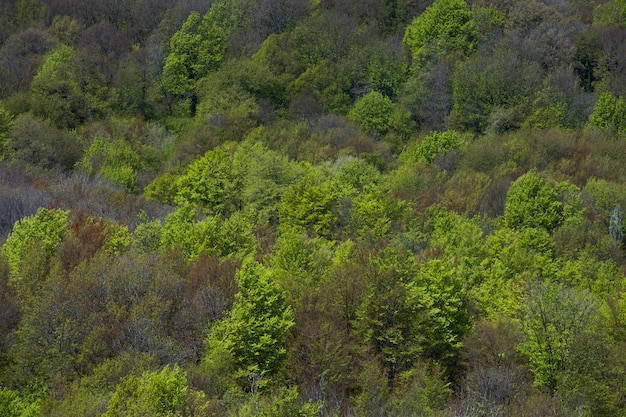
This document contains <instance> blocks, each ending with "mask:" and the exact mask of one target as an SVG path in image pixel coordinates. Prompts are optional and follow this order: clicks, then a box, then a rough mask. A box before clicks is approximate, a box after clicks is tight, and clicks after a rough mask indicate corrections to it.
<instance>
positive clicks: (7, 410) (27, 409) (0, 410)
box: [0, 387, 41, 417]
mask: <svg viewBox="0 0 626 417" xmlns="http://www.w3.org/2000/svg"><path fill="white" fill-rule="evenodd" d="M40 408H41V404H40V401H39V400H37V399H34V398H33V399H31V400H30V401H29V400H28V399H26V398H22V397H21V396H20V393H19V392H17V391H13V390H10V389H8V388H4V387H0V415H1V416H2V417H35V416H39V415H40Z"/></svg>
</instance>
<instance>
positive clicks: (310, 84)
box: [290, 61, 352, 114]
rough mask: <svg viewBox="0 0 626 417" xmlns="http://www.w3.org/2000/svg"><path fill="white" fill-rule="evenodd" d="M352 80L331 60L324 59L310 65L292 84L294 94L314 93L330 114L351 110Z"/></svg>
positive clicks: (314, 96) (315, 97)
mask: <svg viewBox="0 0 626 417" xmlns="http://www.w3.org/2000/svg"><path fill="white" fill-rule="evenodd" d="M351 87H352V86H351V84H350V80H349V79H348V77H347V76H346V74H344V73H342V72H341V71H340V68H339V66H338V65H337V64H336V63H334V62H331V61H324V62H322V63H320V64H318V65H316V66H312V67H309V68H308V69H307V70H306V71H305V72H303V73H302V75H300V76H299V77H298V78H297V79H296V80H295V81H294V82H293V84H292V85H291V86H290V91H291V94H292V95H293V96H296V95H297V94H300V95H302V94H312V95H313V97H312V98H313V99H314V100H315V101H317V102H319V104H321V106H322V107H323V109H324V111H325V112H327V113H330V114H345V113H346V112H347V111H348V110H349V106H350V104H351V98H350V95H349V91H350V88H351Z"/></svg>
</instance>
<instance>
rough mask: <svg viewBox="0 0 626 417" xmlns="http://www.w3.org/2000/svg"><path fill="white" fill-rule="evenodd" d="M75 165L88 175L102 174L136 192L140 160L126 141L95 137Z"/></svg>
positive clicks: (140, 165) (140, 166)
mask: <svg viewBox="0 0 626 417" xmlns="http://www.w3.org/2000/svg"><path fill="white" fill-rule="evenodd" d="M77 167H78V168H80V169H82V170H83V171H84V172H85V173H86V174H87V175H89V176H102V177H103V178H106V179H108V180H111V181H113V182H114V183H116V184H118V185H120V186H122V187H124V188H125V189H126V190H128V191H130V192H136V191H137V174H138V172H139V170H140V169H141V168H142V161H141V159H140V157H139V155H138V154H137V153H136V152H135V151H134V150H133V148H131V147H130V145H129V144H128V143H127V142H126V141H124V140H111V139H108V138H103V137H97V138H95V139H94V141H93V142H92V143H91V145H90V146H89V148H87V150H86V151H85V154H84V156H83V159H82V160H81V161H80V162H79V163H78V164H77Z"/></svg>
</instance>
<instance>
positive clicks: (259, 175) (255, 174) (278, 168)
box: [233, 142, 305, 224]
mask: <svg viewBox="0 0 626 417" xmlns="http://www.w3.org/2000/svg"><path fill="white" fill-rule="evenodd" d="M233 166H234V169H236V171H237V172H239V173H240V174H241V176H242V177H243V179H242V190H241V200H242V204H243V207H244V209H246V210H252V211H253V212H254V213H255V215H256V216H258V219H259V221H268V222H269V223H271V224H276V223H278V210H279V206H280V201H281V199H282V196H283V194H284V192H285V191H286V190H287V188H288V187H289V186H290V185H291V184H293V183H294V182H296V181H297V180H298V179H299V178H300V177H301V176H302V175H304V172H305V168H304V167H302V166H301V165H299V164H297V163H296V162H293V161H290V160H289V159H288V158H287V157H286V156H284V155H282V154H280V153H279V152H276V151H272V150H270V149H267V148H266V147H265V146H263V144H261V143H260V142H256V143H252V142H244V143H242V144H241V145H240V146H239V147H238V148H237V151H236V152H235V154H234V156H233Z"/></svg>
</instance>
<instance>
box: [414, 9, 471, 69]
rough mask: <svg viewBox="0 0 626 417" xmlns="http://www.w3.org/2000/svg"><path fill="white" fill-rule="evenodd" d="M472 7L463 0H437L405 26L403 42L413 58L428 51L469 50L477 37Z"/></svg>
mask: <svg viewBox="0 0 626 417" xmlns="http://www.w3.org/2000/svg"><path fill="white" fill-rule="evenodd" d="M476 36H477V34H476V29H475V22H474V18H473V15H472V12H471V10H470V9H469V7H468V6H467V3H465V1H463V0H436V1H435V2H434V3H433V4H432V5H431V6H429V7H428V8H427V9H426V11H425V12H424V13H422V14H421V15H419V16H418V17H416V18H415V19H414V20H413V22H412V23H411V24H410V25H409V26H407V28H406V32H405V34H404V39H403V43H404V44H405V45H406V47H407V48H409V50H410V51H411V54H412V55H413V58H414V59H420V58H422V57H423V56H424V55H426V54H427V53H428V52H429V51H430V50H432V51H434V52H437V53H448V52H452V51H459V52H461V53H469V52H470V51H471V50H472V49H473V47H474V40H475V38H476Z"/></svg>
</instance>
